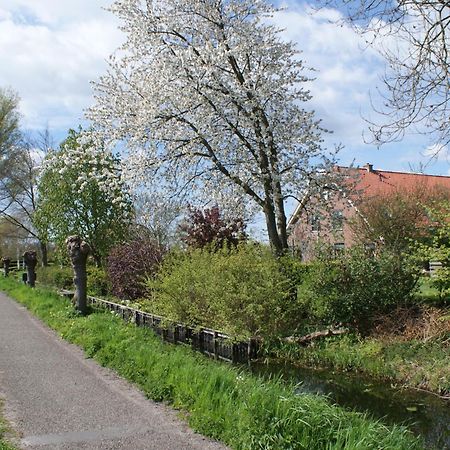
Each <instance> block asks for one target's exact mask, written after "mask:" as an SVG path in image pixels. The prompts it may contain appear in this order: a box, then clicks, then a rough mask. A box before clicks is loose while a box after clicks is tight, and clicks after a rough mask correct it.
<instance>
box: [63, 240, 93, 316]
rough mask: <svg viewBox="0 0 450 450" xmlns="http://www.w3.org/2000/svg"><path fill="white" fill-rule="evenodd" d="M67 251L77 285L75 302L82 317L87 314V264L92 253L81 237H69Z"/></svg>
mask: <svg viewBox="0 0 450 450" xmlns="http://www.w3.org/2000/svg"><path fill="white" fill-rule="evenodd" d="M66 245H67V251H68V253H69V257H70V260H71V262H72V267H73V272H74V278H73V283H74V285H75V295H74V296H73V300H74V302H75V307H76V309H77V310H78V311H80V313H81V314H82V315H86V314H87V273H86V262H87V258H88V255H89V252H90V251H91V248H90V247H89V244H87V243H86V242H84V241H82V240H81V238H80V237H79V236H69V237H68V238H67V239H66Z"/></svg>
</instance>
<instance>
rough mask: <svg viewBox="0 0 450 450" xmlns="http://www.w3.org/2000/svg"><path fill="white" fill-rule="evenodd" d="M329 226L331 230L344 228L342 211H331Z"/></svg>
mask: <svg viewBox="0 0 450 450" xmlns="http://www.w3.org/2000/svg"><path fill="white" fill-rule="evenodd" d="M331 226H332V228H333V231H342V230H343V228H344V213H343V212H342V211H341V210H339V209H338V210H336V211H333V212H332V213H331Z"/></svg>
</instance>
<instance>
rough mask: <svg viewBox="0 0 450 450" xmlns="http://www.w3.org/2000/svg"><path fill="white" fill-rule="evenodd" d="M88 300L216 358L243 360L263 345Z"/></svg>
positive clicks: (109, 303) (97, 300) (103, 301)
mask: <svg viewBox="0 0 450 450" xmlns="http://www.w3.org/2000/svg"><path fill="white" fill-rule="evenodd" d="M59 292H60V293H61V294H62V295H64V296H66V297H73V295H74V293H73V292H72V291H67V290H61V291H59ZM88 302H89V304H91V305H92V306H94V307H100V308H104V309H106V310H108V311H113V312H114V313H116V314H117V315H118V316H120V317H122V319H123V320H126V321H131V322H133V323H135V325H136V326H139V327H147V328H151V329H152V330H153V331H154V332H155V333H156V334H157V335H158V336H160V337H161V338H162V339H163V340H164V341H167V342H171V343H173V344H188V345H191V346H192V347H193V348H194V349H196V350H198V351H200V352H201V353H203V354H205V355H207V356H209V357H211V358H214V359H220V360H223V361H229V362H232V363H242V362H248V361H250V360H252V359H255V358H257V356H258V350H259V347H260V345H259V341H258V340H256V339H249V340H248V341H247V342H236V341H234V340H233V339H232V338H231V337H230V336H228V335H226V334H224V333H221V332H220V331H216V330H211V329H208V328H200V329H198V330H197V329H193V328H191V327H188V326H186V325H184V324H181V323H172V322H169V321H167V320H165V319H164V318H163V317H160V316H156V315H154V314H150V313H147V312H144V311H140V310H138V309H134V308H130V307H128V306H125V305H120V304H118V303H114V302H110V301H108V300H104V299H101V298H97V297H92V296H88Z"/></svg>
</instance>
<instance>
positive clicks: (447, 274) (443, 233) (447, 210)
mask: <svg viewBox="0 0 450 450" xmlns="http://www.w3.org/2000/svg"><path fill="white" fill-rule="evenodd" d="M427 211H428V215H429V217H430V235H431V236H432V238H431V240H430V241H429V242H427V243H425V244H422V245H420V247H419V254H420V256H421V257H422V258H423V259H424V260H428V261H439V262H440V263H441V264H442V268H440V269H438V270H437V272H436V274H435V275H434V276H433V277H432V278H431V284H432V286H434V287H435V288H436V289H438V291H439V295H440V296H441V298H442V297H443V296H445V295H446V294H448V293H450V201H449V200H443V201H440V202H439V201H438V202H435V204H434V205H433V206H431V207H429V208H428V210H427Z"/></svg>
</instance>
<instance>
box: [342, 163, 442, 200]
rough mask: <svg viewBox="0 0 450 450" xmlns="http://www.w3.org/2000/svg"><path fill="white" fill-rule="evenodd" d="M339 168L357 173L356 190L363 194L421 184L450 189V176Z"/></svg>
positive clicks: (376, 193)
mask: <svg viewBox="0 0 450 450" xmlns="http://www.w3.org/2000/svg"><path fill="white" fill-rule="evenodd" d="M338 170H348V171H349V172H350V173H351V174H353V173H354V174H355V188H356V191H359V192H361V191H362V195H363V196H372V195H379V194H387V193H389V192H392V191H394V190H396V189H401V190H406V191H408V190H413V189H416V188H418V187H420V186H422V187H423V188H425V189H433V188H447V189H449V190H450V176H442V175H426V174H418V173H408V172H393V171H389V170H376V169H373V168H371V169H370V170H369V169H368V167H359V168H352V169H349V168H347V167H340V168H339V169H338Z"/></svg>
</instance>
